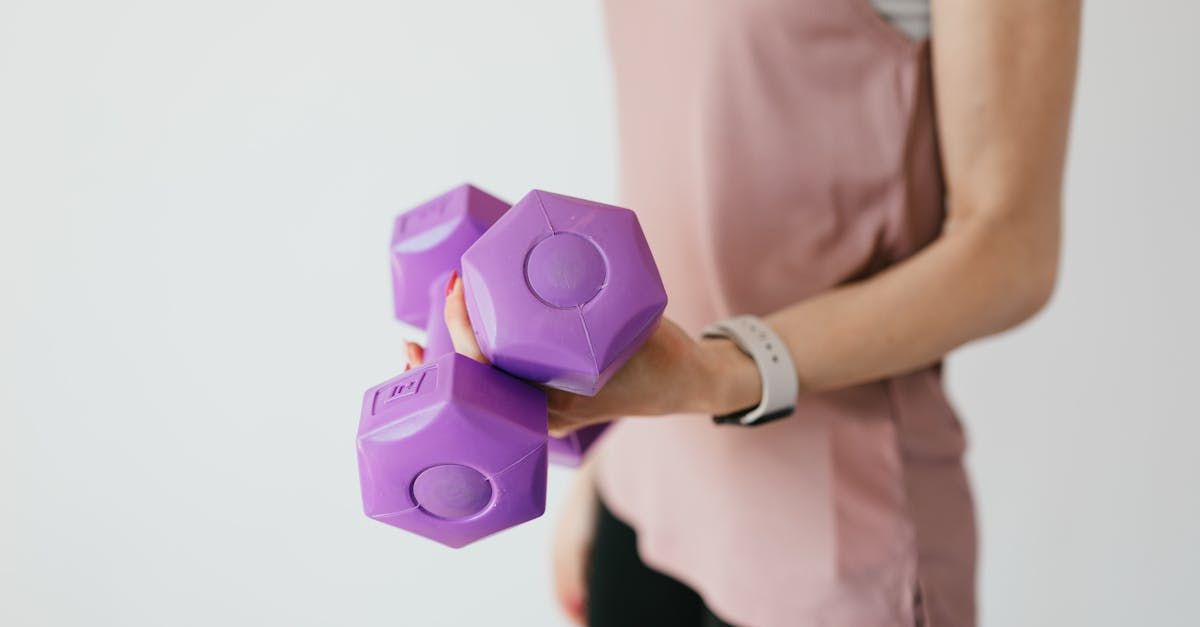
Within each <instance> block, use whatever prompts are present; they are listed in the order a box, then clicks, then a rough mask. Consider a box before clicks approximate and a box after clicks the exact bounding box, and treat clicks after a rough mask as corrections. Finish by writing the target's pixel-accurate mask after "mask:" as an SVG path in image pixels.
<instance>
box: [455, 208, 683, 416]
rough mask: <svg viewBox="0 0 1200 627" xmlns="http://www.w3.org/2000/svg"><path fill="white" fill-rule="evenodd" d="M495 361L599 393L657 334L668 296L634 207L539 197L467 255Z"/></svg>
mask: <svg viewBox="0 0 1200 627" xmlns="http://www.w3.org/2000/svg"><path fill="white" fill-rule="evenodd" d="M462 277H463V282H464V285H465V286H466V296H467V308H468V311H469V314H470V317H471V324H472V326H474V328H475V335H476V338H477V339H478V340H479V346H480V348H481V349H482V350H483V352H484V354H485V355H487V357H488V359H490V360H491V362H492V363H493V364H495V365H496V366H498V367H499V368H501V369H503V370H505V371H507V372H510V373H512V374H514V375H517V376H519V377H522V378H524V379H528V380H530V381H536V382H538V383H543V384H545V385H548V386H551V387H555V388H559V389H562V390H567V391H570V392H575V393H577V394H586V395H588V396H591V395H594V394H595V393H596V392H597V391H599V389H600V388H601V387H602V386H603V385H604V383H605V382H607V381H608V379H609V378H610V377H611V376H612V374H613V373H614V372H616V370H617V369H618V368H620V367H621V365H623V364H624V363H625V361H626V360H627V359H628V358H629V357H630V356H631V355H632V354H633V352H634V351H635V350H636V349H637V347H638V346H640V345H641V343H642V342H643V341H645V340H646V338H648V337H649V336H650V334H651V333H652V332H653V330H654V327H655V325H656V324H657V322H658V320H659V318H660V317H661V316H662V312H663V310H664V309H665V308H666V306H667V294H666V290H665V289H664V288H663V284H662V279H661V278H660V277H659V274H658V268H657V266H656V265H655V264H654V258H653V256H651V254H650V247H649V246H648V245H647V244H646V238H645V236H644V235H643V234H642V230H641V227H640V226H639V225H638V221H637V216H636V215H635V214H634V213H633V212H632V211H630V210H628V209H623V208H621V207H614V206H612V205H605V204H601V203H597V202H592V201H588V200H583V199H579V198H572V197H570V196H562V195H559V194H552V193H549V192H544V191H539V190H534V191H532V192H530V193H529V194H527V195H526V196H525V197H524V198H522V199H521V200H520V202H518V203H517V204H516V205H514V206H513V207H512V208H511V209H509V210H508V211H507V212H506V213H505V214H504V215H503V216H501V217H500V219H499V220H497V222H496V224H495V225H493V226H492V228H491V229H489V230H488V231H487V232H486V233H484V234H483V235H482V236H481V237H480V238H479V240H478V241H476V242H475V243H474V244H473V245H471V247H470V248H469V249H467V251H466V253H464V254H463V256H462Z"/></svg>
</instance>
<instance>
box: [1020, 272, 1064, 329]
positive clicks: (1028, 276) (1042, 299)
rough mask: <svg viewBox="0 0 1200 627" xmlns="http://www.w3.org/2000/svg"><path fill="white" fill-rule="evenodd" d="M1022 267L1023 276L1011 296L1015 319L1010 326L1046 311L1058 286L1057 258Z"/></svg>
mask: <svg viewBox="0 0 1200 627" xmlns="http://www.w3.org/2000/svg"><path fill="white" fill-rule="evenodd" d="M1020 265H1021V266H1024V267H1023V268H1022V273H1021V274H1022V275H1023V276H1021V277H1018V278H1016V280H1015V283H1016V285H1015V289H1014V290H1013V292H1014V293H1013V294H1012V296H1011V298H1012V301H1013V302H1012V306H1013V310H1014V312H1013V313H1014V319H1013V320H1012V322H1011V324H1010V326H1016V325H1018V324H1021V323H1023V322H1025V321H1026V320H1029V319H1030V318H1032V317H1034V316H1035V315H1037V314H1038V313H1039V312H1041V311H1042V310H1043V309H1045V308H1046V305H1048V304H1049V303H1050V299H1051V298H1052V297H1053V296H1054V289H1055V287H1056V286H1057V284H1058V258H1057V256H1053V257H1050V258H1048V259H1044V260H1035V261H1034V262H1033V263H1026V264H1020Z"/></svg>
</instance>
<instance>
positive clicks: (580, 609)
mask: <svg viewBox="0 0 1200 627" xmlns="http://www.w3.org/2000/svg"><path fill="white" fill-rule="evenodd" d="M592 468H593V464H592V462H591V461H590V460H589V461H585V462H584V465H583V466H582V467H580V468H579V471H578V472H577V473H576V475H575V477H574V480H573V481H572V483H571V492H570V494H569V495H568V496H567V501H566V503H564V504H563V509H562V514H561V515H560V516H559V518H558V525H557V526H556V527H555V528H554V545H553V549H552V551H551V558H552V560H553V561H552V572H553V577H554V596H555V598H556V599H557V600H558V604H559V606H561V607H562V610H563V612H564V613H566V615H567V617H568V618H570V619H571V622H573V623H575V624H576V625H580V626H581V627H582V626H583V625H585V624H586V622H587V569H588V561H589V560H590V559H591V553H592V544H593V540H594V538H595V533H596V503H597V496H596V488H595V484H594V483H593V479H592V475H593V470H592Z"/></svg>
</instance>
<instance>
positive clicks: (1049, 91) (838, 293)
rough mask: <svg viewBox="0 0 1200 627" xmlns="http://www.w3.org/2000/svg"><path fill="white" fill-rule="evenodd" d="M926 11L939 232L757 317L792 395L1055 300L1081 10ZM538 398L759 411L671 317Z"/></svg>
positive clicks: (751, 369) (739, 365) (607, 413)
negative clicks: (580, 384) (902, 253)
mask: <svg viewBox="0 0 1200 627" xmlns="http://www.w3.org/2000/svg"><path fill="white" fill-rule="evenodd" d="M933 14H934V24H933V32H934V36H933V40H932V41H933V76H934V81H933V82H934V90H935V101H936V105H937V107H936V109H937V116H938V119H937V122H938V130H939V136H940V139H941V150H942V160H943V164H944V168H943V170H944V175H945V178H946V189H947V211H948V217H947V223H946V228H945V229H943V233H942V235H941V236H940V237H939V238H938V239H937V240H936V241H934V242H933V243H932V244H930V245H929V246H927V247H925V248H924V249H922V250H921V251H920V252H918V253H917V254H916V255H914V256H912V257H910V258H909V259H907V260H905V261H903V262H901V263H898V264H896V265H895V266H892V267H891V268H889V269H887V270H885V271H884V272H881V273H880V274H878V275H876V276H874V277H871V278H870V279H867V280H864V281H861V282H859V283H855V284H851V285H846V286H842V287H838V288H835V289H833V290H830V291H828V292H826V293H824V294H821V295H819V296H816V297H814V298H811V299H808V300H805V301H803V302H800V303H796V304H794V305H792V306H790V307H787V308H786V309H783V310H781V311H778V312H776V313H774V314H772V315H770V316H768V317H767V321H768V323H769V324H771V326H772V327H773V328H774V329H775V330H776V331H777V332H778V333H779V335H780V336H782V337H783V339H784V340H785V341H786V342H787V344H788V347H789V349H790V352H791V354H792V359H793V361H794V362H795V364H796V369H797V373H798V376H799V379H800V384H801V391H802V392H821V391H827V390H834V389H838V388H843V387H847V386H851V385H855V384H859V383H864V382H867V381H874V380H878V379H881V378H885V377H889V376H894V375H897V374H902V373H905V372H910V371H913V370H916V369H919V368H921V367H924V366H926V365H928V364H930V363H933V362H935V361H937V360H938V359H941V357H942V356H943V355H945V354H946V353H947V352H949V351H950V350H951V349H953V348H955V347H957V346H960V345H962V344H963V343H965V342H968V341H970V340H972V339H975V338H979V337H983V336H985V335H989V334H992V333H997V332H999V331H1003V330H1004V329H1007V328H1010V327H1012V326H1014V325H1016V324H1018V323H1020V322H1021V321H1023V320H1025V319H1027V318H1028V317H1030V316H1032V315H1033V314H1034V313H1035V312H1037V311H1038V310H1039V309H1040V308H1041V307H1042V306H1043V305H1044V304H1045V303H1046V301H1047V300H1048V299H1049V297H1050V293H1051V291H1052V290H1053V287H1054V281H1055V275H1056V273H1057V268H1058V247H1059V230H1060V214H1061V207H1060V205H1061V200H1060V195H1061V187H1062V173H1063V161H1064V156H1065V152H1066V141H1067V129H1068V124H1069V120H1070V112H1071V96H1072V93H1073V91H1074V83H1075V56H1076V50H1077V47H1078V38H1079V0H1052V1H1048V0H933ZM452 288H453V289H452V290H451V292H450V294H449V297H448V299H447V305H446V322H447V325H448V326H449V328H450V331H451V336H452V337H453V338H454V345H455V348H456V349H457V350H458V351H459V352H460V353H463V354H465V355H469V356H472V357H474V358H476V359H479V360H483V356H482V353H480V351H479V348H478V346H477V345H476V344H475V339H474V335H473V333H472V332H471V326H470V321H469V319H468V317H467V310H466V304H465V302H464V300H463V295H462V287H461V284H458V283H452ZM420 358H421V356H420V355H419V352H418V353H416V354H415V356H414V357H412V359H413V360H414V361H419V360H420ZM549 394H550V413H551V415H550V427H551V429H552V431H554V432H555V433H557V434H561V433H563V432H566V431H570V430H572V429H576V428H579V427H581V426H583V425H586V424H589V423H592V422H598V421H601V420H605V419H612V418H615V417H620V416H630V415H641V416H648V415H661V414H671V413H684V412H694V413H700V414H710V415H711V414H723V413H728V412H731V411H734V410H737V409H741V408H745V407H750V406H753V405H756V404H757V403H758V401H759V398H760V395H761V390H760V385H759V379H758V373H757V370H756V369H755V366H754V363H753V362H752V361H751V360H750V359H749V358H748V357H746V356H745V355H744V354H742V353H741V352H740V351H739V350H738V349H737V348H736V347H735V346H734V345H733V344H732V343H731V342H729V341H728V340H703V341H700V342H696V341H694V340H693V339H691V338H690V337H688V336H687V334H685V333H684V332H683V331H682V330H681V329H679V328H678V327H677V326H676V325H674V324H673V323H671V322H670V321H669V320H668V321H665V322H664V323H663V324H662V325H660V328H659V330H658V332H656V333H655V335H654V336H653V337H651V338H650V340H649V341H648V342H647V343H646V345H644V346H643V347H642V348H641V349H640V350H639V352H638V353H637V354H636V355H635V356H634V357H633V358H632V359H631V360H630V361H629V362H628V363H627V364H626V365H625V366H624V367H623V368H622V369H621V371H619V372H618V373H617V375H616V376H615V377H614V378H613V379H612V381H610V382H609V383H608V385H606V386H605V387H604V389H603V390H601V392H600V393H599V394H598V395H596V396H595V397H590V398H589V397H581V396H576V395H573V394H569V393H566V392H558V391H554V390H551V391H549Z"/></svg>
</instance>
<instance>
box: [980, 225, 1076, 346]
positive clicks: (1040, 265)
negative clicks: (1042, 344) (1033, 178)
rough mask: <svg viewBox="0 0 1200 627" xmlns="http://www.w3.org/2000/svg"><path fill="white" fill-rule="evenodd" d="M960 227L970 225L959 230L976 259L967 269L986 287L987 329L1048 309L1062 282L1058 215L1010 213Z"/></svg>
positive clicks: (1012, 324) (1005, 326)
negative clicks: (1034, 217) (1032, 217)
mask: <svg viewBox="0 0 1200 627" xmlns="http://www.w3.org/2000/svg"><path fill="white" fill-rule="evenodd" d="M1042 215H1043V216H1045V215H1055V214H1054V213H1052V212H1044V213H1042ZM962 226H964V227H966V228H962V229H961V230H959V233H961V234H963V235H966V236H967V237H966V238H965V239H968V240H969V242H968V243H967V246H969V248H970V250H971V251H972V252H971V253H968V255H969V256H970V257H971V258H972V259H973V263H968V264H967V266H968V267H969V269H968V270H967V272H968V273H970V275H971V276H972V277H973V280H974V281H975V282H976V285H979V286H980V287H981V288H982V291H981V292H979V294H980V296H981V297H982V298H983V299H984V301H985V302H986V303H987V304H986V305H984V308H985V309H986V310H987V311H989V312H990V314H989V315H987V316H986V319H987V322H985V323H984V324H985V326H986V327H988V329H987V330H988V332H992V333H995V332H1000V331H1005V330H1008V329H1010V328H1013V327H1015V326H1017V325H1019V324H1021V323H1023V322H1025V321H1027V320H1029V319H1030V318H1032V317H1034V316H1035V315H1037V314H1038V313H1039V312H1040V311H1042V310H1043V309H1045V308H1046V305H1047V304H1049V302H1050V299H1051V298H1052V297H1053V296H1054V290H1055V287H1056V285H1057V283H1058V270H1059V228H1058V222H1057V220H1056V219H1055V220H1029V219H1014V216H1011V215H1010V216H1003V217H1001V218H1000V219H983V220H978V221H974V224H971V225H970V226H967V225H966V224H963V225H962ZM969 234H971V235H969ZM972 235H973V237H972ZM985 277H986V278H985Z"/></svg>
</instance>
